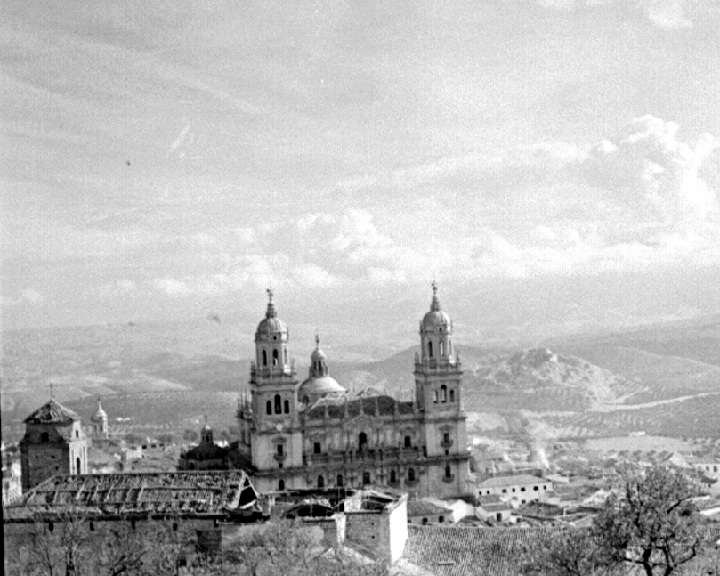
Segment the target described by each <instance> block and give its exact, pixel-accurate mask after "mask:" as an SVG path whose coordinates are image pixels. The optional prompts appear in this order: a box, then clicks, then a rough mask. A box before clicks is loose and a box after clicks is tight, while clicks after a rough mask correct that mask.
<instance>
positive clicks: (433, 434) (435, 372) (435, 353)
mask: <svg viewBox="0 0 720 576" xmlns="http://www.w3.org/2000/svg"><path fill="white" fill-rule="evenodd" d="M432 290H433V296H432V302H431V304H430V311H429V312H427V313H426V314H425V316H424V317H423V319H422V322H420V354H418V355H416V357H415V407H416V409H417V411H418V412H419V413H420V414H422V420H423V435H424V441H425V448H426V451H427V457H428V458H429V459H431V460H433V461H435V462H436V465H435V466H433V469H432V470H433V471H432V473H433V474H435V475H437V478H432V479H430V480H431V482H432V485H435V486H438V485H440V486H442V484H440V482H444V483H446V484H454V485H455V486H454V487H453V488H452V489H450V488H451V487H449V486H448V487H447V488H448V489H450V491H451V492H453V491H454V492H455V493H457V494H462V493H464V492H465V491H466V490H465V486H464V482H465V477H466V476H467V472H468V452H467V448H466V443H467V432H466V426H465V412H464V410H463V406H464V401H463V390H462V374H463V371H462V366H461V364H460V359H459V358H458V355H457V350H456V349H455V345H454V343H453V325H452V320H450V317H449V316H448V315H447V314H446V313H445V312H443V311H442V309H441V307H440V299H439V298H438V295H437V284H435V282H433V284H432ZM438 464H439V466H438Z"/></svg>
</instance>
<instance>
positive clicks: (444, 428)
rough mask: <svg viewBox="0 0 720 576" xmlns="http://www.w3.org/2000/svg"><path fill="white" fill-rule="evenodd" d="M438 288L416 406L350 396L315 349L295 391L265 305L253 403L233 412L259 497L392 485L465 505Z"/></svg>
mask: <svg viewBox="0 0 720 576" xmlns="http://www.w3.org/2000/svg"><path fill="white" fill-rule="evenodd" d="M452 334H453V330H452V322H451V320H450V318H449V316H448V315H447V314H446V313H445V312H442V311H441V309H440V302H439V300H438V297H437V293H436V288H435V286H433V299H432V304H431V309H430V311H429V312H428V313H427V314H426V315H425V317H424V318H423V320H422V322H421V323H420V344H421V352H420V353H419V354H417V355H416V359H415V370H414V375H415V383H416V385H415V390H416V394H415V400H414V401H401V400H398V399H395V398H393V397H392V396H389V395H385V394H379V393H375V392H364V393H360V394H351V393H348V392H346V391H345V389H344V388H342V386H340V385H339V384H338V383H337V382H336V381H335V380H334V379H333V378H331V377H330V376H329V372H328V369H327V364H326V358H325V355H324V354H323V353H322V351H321V350H320V348H319V341H318V347H317V349H316V350H315V351H314V352H313V353H312V356H311V368H310V374H309V377H308V378H307V379H306V380H305V381H304V382H303V383H302V385H301V384H300V382H299V380H298V378H297V373H296V370H295V366H294V364H293V363H290V362H289V361H288V344H289V338H288V329H287V326H286V325H285V323H284V322H282V321H281V320H280V319H279V318H278V317H277V311H276V308H275V305H274V303H273V302H272V297H271V298H270V302H269V304H268V308H267V312H266V315H265V319H264V320H262V322H260V324H259V325H258V328H257V331H256V334H255V348H256V355H255V362H254V363H253V364H252V367H251V371H250V394H249V395H246V396H244V397H243V398H242V400H241V402H240V406H239V410H238V416H239V421H240V430H241V440H240V450H241V452H242V453H243V454H245V455H246V456H247V458H248V459H249V460H250V463H251V465H250V473H251V474H252V476H253V481H254V484H255V486H256V487H257V488H258V490H260V491H261V492H270V491H274V490H290V489H293V490H297V489H307V488H361V487H363V486H368V485H378V486H383V485H385V486H390V487H392V488H396V489H400V490H402V491H405V492H408V493H410V494H411V495H412V496H436V497H440V498H452V497H457V496H467V495H469V494H471V492H472V490H471V489H470V488H469V487H468V485H467V484H466V482H467V475H468V462H469V453H468V451H467V448H466V428H465V412H464V409H463V390H462V374H463V372H462V367H461V363H460V360H459V358H458V356H457V352H456V350H455V348H454V345H453V340H452Z"/></svg>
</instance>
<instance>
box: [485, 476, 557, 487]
mask: <svg viewBox="0 0 720 576" xmlns="http://www.w3.org/2000/svg"><path fill="white" fill-rule="evenodd" d="M549 482H550V481H549V480H548V479H546V478H538V477H537V476H531V475H530V474H518V475H517V476H494V477H493V478H488V479H487V480H484V481H483V482H481V483H480V484H478V488H502V487H503V486H518V485H527V484H548V483H549Z"/></svg>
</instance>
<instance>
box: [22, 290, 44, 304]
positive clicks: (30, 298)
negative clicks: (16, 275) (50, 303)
mask: <svg viewBox="0 0 720 576" xmlns="http://www.w3.org/2000/svg"><path fill="white" fill-rule="evenodd" d="M21 295H22V298H23V300H25V301H27V302H30V303H31V304H42V303H43V302H45V296H43V295H42V294H40V292H38V291H37V290H35V289H34V288H25V290H23V291H22V293H21Z"/></svg>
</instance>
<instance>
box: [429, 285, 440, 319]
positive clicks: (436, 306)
mask: <svg viewBox="0 0 720 576" xmlns="http://www.w3.org/2000/svg"><path fill="white" fill-rule="evenodd" d="M432 291H433V297H432V304H431V305H430V311H431V312H440V300H439V299H438V296H437V283H436V282H435V280H434V279H433V282H432Z"/></svg>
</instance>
